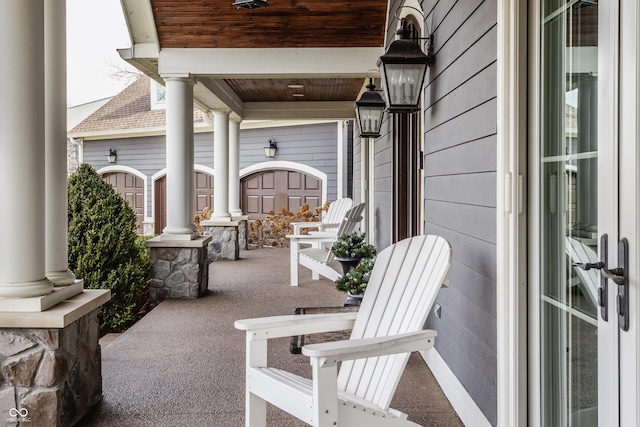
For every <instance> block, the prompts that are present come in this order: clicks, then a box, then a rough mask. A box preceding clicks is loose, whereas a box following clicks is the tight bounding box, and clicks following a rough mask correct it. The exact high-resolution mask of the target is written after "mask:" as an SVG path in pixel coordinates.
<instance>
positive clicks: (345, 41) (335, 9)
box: [151, 0, 387, 48]
mask: <svg viewBox="0 0 640 427" xmlns="http://www.w3.org/2000/svg"><path fill="white" fill-rule="evenodd" d="M232 3H233V1H232V0H208V1H202V0H181V1H176V0H152V1H151V5H152V8H153V16H154V20H155V24H156V30H157V32H158V39H159V42H160V47H161V48H266V47H382V46H384V34H385V33H384V25H385V18H386V9H387V2H386V0H352V1H344V0H269V6H268V7H266V8H262V9H252V10H246V9H238V8H237V7H234V6H233V5H232Z"/></svg>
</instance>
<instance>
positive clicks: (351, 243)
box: [331, 232, 376, 274]
mask: <svg viewBox="0 0 640 427" xmlns="http://www.w3.org/2000/svg"><path fill="white" fill-rule="evenodd" d="M365 239H366V233H362V234H358V233H357V232H353V233H351V234H346V235H344V236H341V237H340V238H338V240H337V241H336V242H335V243H334V244H333V246H332V247H331V251H333V256H334V257H335V259H336V261H339V262H340V264H342V271H343V273H345V274H346V273H348V272H349V270H350V269H351V268H353V267H355V266H356V265H358V263H359V262H360V260H361V259H365V258H373V257H375V256H376V248H375V247H374V246H373V245H370V244H368V243H367V242H366V240H365Z"/></svg>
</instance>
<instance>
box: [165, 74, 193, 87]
mask: <svg viewBox="0 0 640 427" xmlns="http://www.w3.org/2000/svg"><path fill="white" fill-rule="evenodd" d="M161 77H162V79H163V80H164V81H165V82H184V83H187V84H189V85H191V86H194V85H195V84H196V79H195V78H193V77H192V76H191V74H176V75H173V74H170V75H162V76H161Z"/></svg>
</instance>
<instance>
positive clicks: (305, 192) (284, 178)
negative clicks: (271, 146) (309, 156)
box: [242, 170, 322, 219]
mask: <svg viewBox="0 0 640 427" xmlns="http://www.w3.org/2000/svg"><path fill="white" fill-rule="evenodd" d="M321 200H322V182H321V181H320V180H319V179H317V178H315V177H313V176H311V175H307V174H304V173H302V172H297V171H288V170H270V171H262V172H257V173H254V174H251V175H248V176H246V177H244V178H242V211H243V212H244V214H245V215H249V218H250V219H264V217H265V216H266V215H267V214H268V213H269V212H270V211H273V212H278V211H280V209H282V208H285V209H287V210H289V211H291V212H297V211H298V209H299V208H300V206H302V205H303V204H304V203H308V204H309V207H310V208H311V209H313V208H315V207H316V206H320V203H321Z"/></svg>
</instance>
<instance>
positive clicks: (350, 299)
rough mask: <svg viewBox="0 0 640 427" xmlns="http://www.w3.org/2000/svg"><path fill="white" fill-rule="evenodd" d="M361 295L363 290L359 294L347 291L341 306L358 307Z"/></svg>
mask: <svg viewBox="0 0 640 427" xmlns="http://www.w3.org/2000/svg"><path fill="white" fill-rule="evenodd" d="M362 297H364V292H360V293H359V294H352V293H351V292H347V299H346V300H344V302H343V303H342V306H343V307H358V306H360V303H361V302H362Z"/></svg>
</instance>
